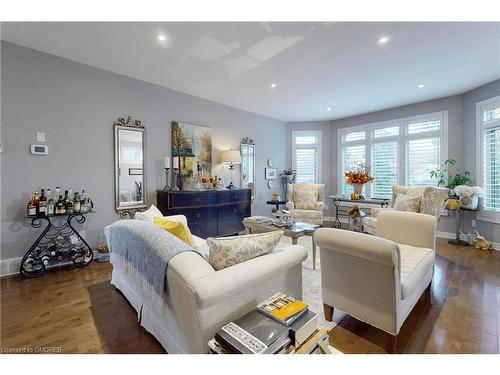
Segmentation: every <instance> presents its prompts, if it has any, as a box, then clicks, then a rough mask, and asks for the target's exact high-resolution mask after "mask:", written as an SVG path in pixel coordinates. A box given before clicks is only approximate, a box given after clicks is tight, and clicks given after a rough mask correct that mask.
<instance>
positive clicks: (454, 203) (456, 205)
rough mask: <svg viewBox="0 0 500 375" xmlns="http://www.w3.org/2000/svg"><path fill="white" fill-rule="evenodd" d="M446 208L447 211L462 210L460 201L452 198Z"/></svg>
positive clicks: (447, 202)
mask: <svg viewBox="0 0 500 375" xmlns="http://www.w3.org/2000/svg"><path fill="white" fill-rule="evenodd" d="M444 206H445V208H446V209H447V210H450V211H458V210H459V209H460V201H459V200H458V199H457V198H453V197H450V198H448V200H447V201H446V203H445V205H444Z"/></svg>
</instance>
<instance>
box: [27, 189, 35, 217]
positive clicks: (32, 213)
mask: <svg viewBox="0 0 500 375" xmlns="http://www.w3.org/2000/svg"><path fill="white" fill-rule="evenodd" d="M28 216H36V204H35V196H34V194H31V198H30V200H29V202H28Z"/></svg>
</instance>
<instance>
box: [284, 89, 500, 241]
mask: <svg viewBox="0 0 500 375" xmlns="http://www.w3.org/2000/svg"><path fill="white" fill-rule="evenodd" d="M496 95H500V80H497V81H494V82H491V83H489V84H486V85H484V86H481V87H479V88H477V89H474V90H472V91H469V92H467V93H465V94H462V95H455V96H450V97H446V98H441V99H436V100H431V101H427V102H422V103H416V104H411V105H406V106H402V107H397V108H391V109H387V110H384V111H378V112H373V113H368V114H363V115H359V116H353V117H349V118H344V119H339V120H334V121H331V122H330V129H328V127H327V126H325V125H324V124H325V122H322V123H321V126H320V128H318V123H317V122H309V123H308V122H302V123H293V122H291V123H287V133H288V134H287V145H286V149H287V165H291V159H292V156H291V132H292V130H294V129H297V128H300V129H314V130H318V129H319V130H322V131H323V132H324V133H323V138H324V137H325V135H327V134H329V136H330V141H329V143H328V144H329V156H328V163H327V165H326V166H323V167H322V169H323V170H325V168H328V171H329V173H327V174H323V176H322V177H323V178H322V179H323V181H322V182H323V183H325V184H327V191H329V192H337V191H338V177H339V176H338V171H339V170H340V168H341V167H340V165H339V160H337V159H338V158H337V151H338V147H337V139H338V130H339V129H341V128H345V127H351V126H358V125H364V124H370V123H374V122H380V121H388V120H393V119H398V118H404V117H411V116H417V115H422V114H426V113H433V112H441V111H448V157H449V158H453V159H456V160H457V164H458V165H459V166H464V167H465V168H467V169H468V170H470V171H471V173H472V175H473V177H474V178H475V170H476V154H475V153H476V144H475V142H476V133H475V131H476V130H475V126H476V103H477V102H479V101H482V100H485V99H488V98H491V97H493V96H496ZM323 142H325V141H323ZM325 157H326V156H325V155H323V157H322V160H323V161H324V159H325ZM329 214H330V215H331V212H329ZM473 215H474V214H473V213H466V214H465V220H464V225H463V228H464V229H465V230H467V231H469V230H471V220H472V219H473V218H474V216H473ZM438 230H440V231H444V232H454V231H455V223H454V220H453V218H452V217H443V218H442V219H441V220H440V223H439V227H438ZM477 230H478V231H479V232H480V233H482V234H484V235H486V237H487V238H489V239H492V240H493V241H495V242H500V225H498V224H493V223H490V222H486V221H477Z"/></svg>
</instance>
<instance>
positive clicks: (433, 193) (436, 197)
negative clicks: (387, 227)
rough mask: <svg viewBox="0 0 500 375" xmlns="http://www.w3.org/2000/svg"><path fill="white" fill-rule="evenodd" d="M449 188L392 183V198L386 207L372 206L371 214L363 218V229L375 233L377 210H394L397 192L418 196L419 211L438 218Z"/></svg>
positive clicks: (442, 209)
mask: <svg viewBox="0 0 500 375" xmlns="http://www.w3.org/2000/svg"><path fill="white" fill-rule="evenodd" d="M448 192H449V189H447V188H439V187H435V186H402V185H394V186H393V187H392V200H391V204H390V206H389V207H387V208H379V207H376V208H372V209H371V216H366V217H364V218H363V231H364V232H366V233H370V234H373V235H374V234H375V233H376V231H377V216H378V214H379V212H382V211H385V210H389V211H393V210H394V203H395V202H396V197H397V196H398V194H406V195H408V196H411V197H420V208H419V210H418V212H419V213H422V214H426V215H432V216H435V217H436V218H438V219H439V217H440V216H441V214H442V213H443V211H444V204H445V201H446V198H447V197H448Z"/></svg>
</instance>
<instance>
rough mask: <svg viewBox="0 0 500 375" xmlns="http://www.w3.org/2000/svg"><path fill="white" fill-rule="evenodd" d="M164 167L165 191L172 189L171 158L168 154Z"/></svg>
mask: <svg viewBox="0 0 500 375" xmlns="http://www.w3.org/2000/svg"><path fill="white" fill-rule="evenodd" d="M163 169H164V170H165V186H164V187H163V190H164V191H168V190H170V184H169V181H170V158H169V157H168V156H167V157H166V158H165V159H164V161H163Z"/></svg>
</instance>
